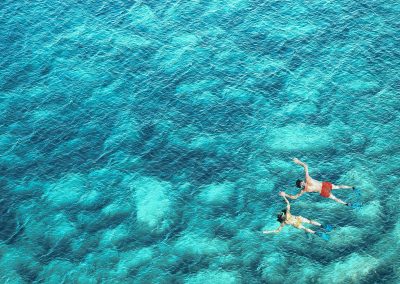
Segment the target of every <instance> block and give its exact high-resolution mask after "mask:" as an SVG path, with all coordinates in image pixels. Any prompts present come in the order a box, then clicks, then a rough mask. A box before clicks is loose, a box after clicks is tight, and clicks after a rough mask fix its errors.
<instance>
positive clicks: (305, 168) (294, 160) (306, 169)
mask: <svg viewBox="0 0 400 284" xmlns="http://www.w3.org/2000/svg"><path fill="white" fill-rule="evenodd" d="M293 162H294V163H296V164H298V165H300V166H302V167H303V168H304V172H305V174H306V179H308V178H310V175H309V174H308V166H307V164H306V163H303V162H302V161H300V160H299V159H297V158H294V159H293Z"/></svg>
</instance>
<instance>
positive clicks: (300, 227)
mask: <svg viewBox="0 0 400 284" xmlns="http://www.w3.org/2000/svg"><path fill="white" fill-rule="evenodd" d="M298 228H299V229H300V230H304V231H306V232H307V233H310V234H315V231H313V230H310V229H309V228H306V227H304V226H303V225H300V226H299V227H298Z"/></svg>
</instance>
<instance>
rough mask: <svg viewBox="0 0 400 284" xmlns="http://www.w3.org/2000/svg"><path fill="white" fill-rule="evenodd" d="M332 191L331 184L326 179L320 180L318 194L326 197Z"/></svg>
mask: <svg viewBox="0 0 400 284" xmlns="http://www.w3.org/2000/svg"><path fill="white" fill-rule="evenodd" d="M331 191H332V184H331V183H330V182H327V181H323V182H322V189H321V193H320V195H321V196H322V197H325V198H328V197H329V195H330V194H331Z"/></svg>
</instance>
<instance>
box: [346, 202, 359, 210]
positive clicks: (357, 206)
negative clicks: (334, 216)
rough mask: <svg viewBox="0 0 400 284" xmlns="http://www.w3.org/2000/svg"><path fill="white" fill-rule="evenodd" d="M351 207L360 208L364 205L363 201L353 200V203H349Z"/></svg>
mask: <svg viewBox="0 0 400 284" xmlns="http://www.w3.org/2000/svg"><path fill="white" fill-rule="evenodd" d="M348 204H349V205H348V206H349V207H351V208H353V209H359V208H361V207H362V203H361V202H353V203H348Z"/></svg>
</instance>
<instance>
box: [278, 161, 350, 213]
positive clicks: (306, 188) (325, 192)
mask: <svg viewBox="0 0 400 284" xmlns="http://www.w3.org/2000/svg"><path fill="white" fill-rule="evenodd" d="M293 162H295V163H296V164H298V165H300V166H302V167H303V168H304V171H305V176H306V180H305V181H304V180H300V179H298V180H297V181H296V186H297V187H298V188H301V190H300V192H299V193H298V194H296V195H290V194H286V193H285V196H287V197H289V198H291V199H297V198H298V197H300V196H301V195H303V194H304V193H305V192H318V193H319V194H320V195H321V196H322V197H325V198H330V199H333V200H335V201H336V202H339V203H341V204H344V205H347V206H351V204H350V203H346V202H344V201H343V200H340V199H339V198H337V197H336V196H334V195H333V194H332V192H331V191H332V190H333V189H345V188H350V189H354V187H353V186H349V185H335V184H332V183H330V182H327V181H322V182H321V181H318V180H315V179H313V178H311V177H310V175H309V174H308V166H307V164H306V163H303V162H302V161H300V160H299V159H297V158H294V159H293Z"/></svg>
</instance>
